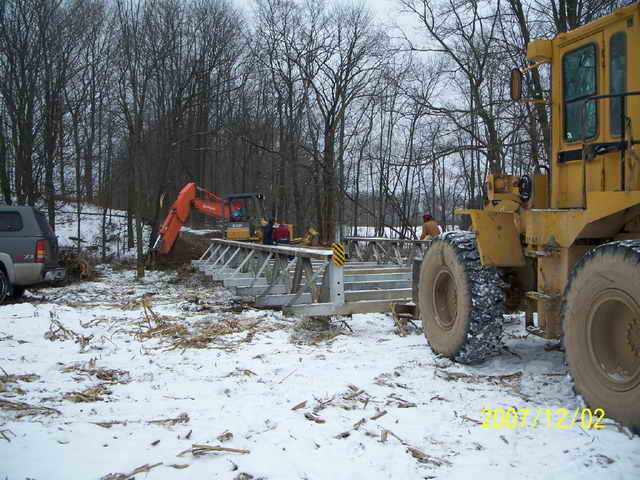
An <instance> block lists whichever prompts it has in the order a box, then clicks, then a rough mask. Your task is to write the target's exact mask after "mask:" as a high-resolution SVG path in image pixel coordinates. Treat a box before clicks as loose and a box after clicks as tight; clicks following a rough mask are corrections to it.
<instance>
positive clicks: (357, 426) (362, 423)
mask: <svg viewBox="0 0 640 480" xmlns="http://www.w3.org/2000/svg"><path fill="white" fill-rule="evenodd" d="M380 416H382V415H380ZM365 423H367V419H366V418H361V419H360V420H358V421H357V422H356V423H354V424H353V429H354V430H358V429H359V428H360V427H361V426H362V425H364V424H365Z"/></svg>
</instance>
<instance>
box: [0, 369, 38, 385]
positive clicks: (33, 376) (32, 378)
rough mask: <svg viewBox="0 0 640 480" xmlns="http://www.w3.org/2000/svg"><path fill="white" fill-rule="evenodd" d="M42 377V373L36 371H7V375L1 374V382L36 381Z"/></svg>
mask: <svg viewBox="0 0 640 480" xmlns="http://www.w3.org/2000/svg"><path fill="white" fill-rule="evenodd" d="M39 378H40V375H36V374H35V373H29V374H27V375H9V374H7V373H6V372H5V375H0V383H18V382H28V383H31V382H35V381H36V380H38V379H39Z"/></svg>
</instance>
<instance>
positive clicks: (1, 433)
mask: <svg viewBox="0 0 640 480" xmlns="http://www.w3.org/2000/svg"><path fill="white" fill-rule="evenodd" d="M9 433H10V434H11V435H13V436H14V437H15V436H16V434H15V433H13V432H12V431H11V430H9V429H8V428H5V429H4V430H0V437H2V438H4V439H5V440H6V441H7V442H9V443H11V439H10V438H9V435H8V434H9Z"/></svg>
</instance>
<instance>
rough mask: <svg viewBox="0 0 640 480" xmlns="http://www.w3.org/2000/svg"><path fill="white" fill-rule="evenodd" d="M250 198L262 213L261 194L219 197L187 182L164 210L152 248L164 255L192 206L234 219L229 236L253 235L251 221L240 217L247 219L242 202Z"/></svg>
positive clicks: (246, 237)
mask: <svg viewBox="0 0 640 480" xmlns="http://www.w3.org/2000/svg"><path fill="white" fill-rule="evenodd" d="M198 194H201V197H204V198H198ZM246 201H251V202H258V204H259V205H257V207H258V208H257V209H258V212H257V213H258V216H259V217H262V216H263V213H262V204H261V203H260V202H261V201H262V195H260V194H256V193H242V194H235V195H229V196H227V197H219V196H217V195H215V194H213V193H211V192H208V191H207V190H205V189H203V188H200V187H198V186H197V185H196V184H195V183H188V184H186V185H185V186H184V187H183V188H182V190H180V193H179V194H178V198H177V199H176V201H175V202H173V205H171V208H170V209H169V213H168V214H167V218H166V219H165V221H164V222H163V223H162V226H161V227H160V231H159V235H158V238H157V240H156V243H155V245H154V249H155V250H157V251H158V252H159V253H160V254H161V255H165V254H167V253H169V252H170V251H171V247H173V244H174V243H175V241H176V238H178V234H179V233H180V229H181V228H182V226H183V225H184V224H185V222H186V221H187V220H188V219H189V214H190V213H191V211H192V210H197V211H199V212H200V213H203V214H205V215H210V216H213V217H218V218H220V219H222V220H225V221H229V220H231V221H233V222H236V223H234V224H233V225H232V227H233V228H231V227H230V228H228V229H227V232H226V233H227V235H228V236H229V235H231V236H230V237H229V238H235V239H238V240H246V239H248V238H253V237H251V235H252V233H251V232H252V228H253V229H255V226H254V227H251V225H252V223H251V222H246V221H245V222H244V223H237V222H242V221H243V220H247V216H246V213H243V210H246V205H245V208H244V209H243V202H246Z"/></svg>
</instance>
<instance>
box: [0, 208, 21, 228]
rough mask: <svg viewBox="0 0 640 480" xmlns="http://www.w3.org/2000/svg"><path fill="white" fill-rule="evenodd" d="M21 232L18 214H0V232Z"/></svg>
mask: <svg viewBox="0 0 640 480" xmlns="http://www.w3.org/2000/svg"><path fill="white" fill-rule="evenodd" d="M20 230H22V217H20V214H19V213H18V212H0V232H19V231H20Z"/></svg>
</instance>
